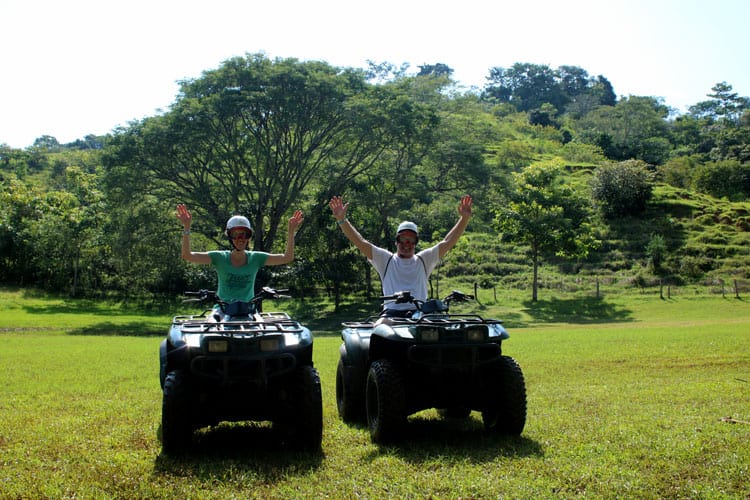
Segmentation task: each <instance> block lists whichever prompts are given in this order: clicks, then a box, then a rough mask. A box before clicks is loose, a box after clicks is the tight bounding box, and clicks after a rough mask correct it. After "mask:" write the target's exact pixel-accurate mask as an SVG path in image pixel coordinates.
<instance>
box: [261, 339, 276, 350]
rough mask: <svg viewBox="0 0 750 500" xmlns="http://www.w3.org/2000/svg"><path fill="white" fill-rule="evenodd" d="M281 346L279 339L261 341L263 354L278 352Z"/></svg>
mask: <svg viewBox="0 0 750 500" xmlns="http://www.w3.org/2000/svg"><path fill="white" fill-rule="evenodd" d="M280 345H281V342H279V339H278V338H271V339H260V350H261V351H263V352H272V351H278V350H279V346H280Z"/></svg>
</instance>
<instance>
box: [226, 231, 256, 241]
mask: <svg viewBox="0 0 750 500" xmlns="http://www.w3.org/2000/svg"><path fill="white" fill-rule="evenodd" d="M250 236H252V233H250V232H248V231H235V232H232V233H229V237H230V238H231V239H233V240H239V239H245V240H249V239H250Z"/></svg>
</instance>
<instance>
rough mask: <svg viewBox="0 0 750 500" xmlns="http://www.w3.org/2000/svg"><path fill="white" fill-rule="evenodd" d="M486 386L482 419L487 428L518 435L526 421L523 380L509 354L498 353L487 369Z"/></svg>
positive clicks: (524, 385)
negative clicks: (489, 390)
mask: <svg viewBox="0 0 750 500" xmlns="http://www.w3.org/2000/svg"><path fill="white" fill-rule="evenodd" d="M490 376H491V377H492V382H491V383H490V385H489V387H490V388H491V394H488V395H487V402H486V406H485V409H484V410H483V411H482V421H483V422H484V427H485V429H487V430H490V431H494V432H498V433H500V434H506V435H511V436H520V435H521V432H523V428H524V426H525V425H526V384H525V382H524V379H523V372H522V371H521V367H520V366H519V365H518V363H516V360H514V359H513V358H511V357H510V356H500V359H498V361H497V363H496V364H495V365H494V366H493V367H492V369H491V371H490Z"/></svg>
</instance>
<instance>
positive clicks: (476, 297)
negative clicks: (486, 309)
mask: <svg viewBox="0 0 750 500" xmlns="http://www.w3.org/2000/svg"><path fill="white" fill-rule="evenodd" d="M478 291H479V285H478V284H477V283H474V300H476V301H477V304H479V305H480V306H481V305H482V303H481V302H479V294H478V293H477V292H478Z"/></svg>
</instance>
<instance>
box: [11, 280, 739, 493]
mask: <svg viewBox="0 0 750 500" xmlns="http://www.w3.org/2000/svg"><path fill="white" fill-rule="evenodd" d="M617 300H618V302H617V303H614V302H612V303H609V302H607V301H606V300H605V304H600V305H599V306H598V307H599V308H600V309H599V312H598V313H597V310H594V309H590V310H589V311H588V314H589V315H590V316H591V317H590V318H589V319H587V320H586V321H573V315H571V314H569V313H570V311H574V310H578V309H580V308H581V303H580V302H578V301H577V300H570V301H566V300H562V299H560V300H558V301H550V302H548V303H545V304H541V305H538V306H532V305H529V304H525V305H523V301H520V302H519V303H518V304H519V305H518V308H517V309H515V310H514V311H510V310H509V311H508V312H509V313H510V312H515V313H516V314H517V316H516V317H515V320H514V322H515V323H516V326H517V328H515V329H512V330H511V332H510V333H511V338H510V339H509V340H508V341H507V343H505V344H503V347H504V352H505V354H508V355H511V356H513V357H514V358H515V359H516V360H517V361H518V362H519V363H520V364H521V366H522V367H523V370H524V375H525V377H526V382H527V391H528V419H527V425H526V428H525V430H524V433H523V435H522V436H521V437H519V438H503V437H500V436H493V435H487V434H486V433H484V431H483V429H482V425H481V420H480V419H479V416H478V415H476V414H473V415H472V417H471V418H470V419H468V420H459V421H450V420H440V419H439V418H438V416H437V414H436V412H434V411H432V410H429V411H424V412H421V413H419V414H417V415H415V416H413V417H412V418H411V419H410V421H409V423H408V436H407V438H406V439H405V440H404V441H403V442H402V443H400V444H398V445H394V446H377V445H373V444H372V443H371V442H370V440H369V435H368V432H367V430H366V429H365V428H362V427H359V426H350V425H347V424H344V423H343V422H341V420H340V419H339V418H338V416H337V414H336V407H335V394H334V380H335V369H336V361H337V359H338V344H339V339H338V338H337V337H336V336H335V335H319V336H318V337H317V338H316V340H315V362H316V366H317V367H318V369H319V371H320V374H321V380H322V384H323V398H324V440H323V448H322V452H321V453H312V454H299V453H296V452H292V451H289V450H286V449H283V448H279V447H278V445H277V444H276V442H275V440H274V439H273V437H272V433H271V432H270V429H269V428H268V427H267V426H266V425H262V424H261V425H253V424H242V425H240V424H234V425H226V424H225V425H221V426H219V427H217V428H213V429H206V430H203V431H201V432H200V433H199V434H198V435H197V436H196V443H195V447H194V450H193V451H192V452H191V453H190V454H188V455H186V456H183V457H168V456H164V455H162V454H161V449H160V445H159V441H158V437H157V434H158V431H159V421H160V414H161V413H160V411H161V392H160V388H159V381H158V354H157V348H158V344H159V342H160V340H161V336H160V335H139V334H140V333H141V332H140V331H138V330H137V329H136V330H131V329H130V328H132V327H134V326H136V325H146V327H145V329H146V330H150V329H152V328H157V324H159V323H162V324H161V325H160V326H161V327H162V328H161V329H162V330H163V332H166V328H167V321H168V320H169V316H168V315H167V316H165V317H159V316H150V315H143V316H139V315H138V314H136V313H134V312H132V311H131V312H128V311H125V312H123V311H122V310H121V308H119V307H118V306H116V305H109V306H106V305H99V307H100V309H98V310H96V312H95V313H93V314H92V313H89V312H87V310H88V306H86V307H80V308H78V307H77V306H76V305H75V304H73V303H69V302H68V301H63V303H62V304H57V305H56V308H57V310H52V309H47V310H46V311H45V310H44V302H45V301H44V300H43V298H33V297H32V298H27V297H24V295H23V294H21V293H13V294H8V293H0V318H2V320H0V321H1V322H2V323H0V374H1V375H0V376H1V378H0V381H1V382H2V383H1V384H0V498H73V497H76V498H128V499H131V498H222V499H224V498H309V497H314V498H320V497H329V498H355V497H362V498H383V497H392V498H425V497H435V498H498V497H508V498H572V497H581V496H588V497H596V498H612V497H619V498H747V497H748V496H749V495H750V451H749V450H750V447H748V446H747V442H748V438H750V425H748V424H747V423H743V422H747V421H749V420H750V304H748V303H747V302H745V301H742V300H737V299H722V298H720V297H713V298H711V297H700V298H689V299H688V298H680V299H675V300H671V301H660V300H658V299H657V300H653V299H652V300H646V299H644V298H642V297H633V298H623V297H618V299H617ZM36 301H41V303H36ZM53 302H54V300H53ZM463 307H466V306H463ZM71 309H72V310H73V311H72V312H71ZM108 310H109V312H111V317H110V314H108V312H107V311H108ZM486 312H487V314H488V315H496V314H494V313H495V312H497V311H496V310H495V309H492V308H488V309H487V310H486ZM22 313H23V314H26V317H25V318H26V319H24V321H25V325H26V326H25V327H24V329H23V330H18V329H14V327H13V324H14V322H13V318H14V316H16V315H20V317H22V318H23V314H22ZM597 314H600V315H601V316H603V319H599V320H597V317H596V315H597ZM39 316H41V317H43V319H44V322H43V324H44V325H48V324H50V323H54V324H56V325H58V326H60V325H63V324H64V325H66V326H64V327H60V328H57V329H49V327H48V326H43V325H42V323H37V324H35V323H34V320H33V318H34V317H39ZM540 318H546V319H549V318H552V319H554V320H555V324H554V325H548V324H544V323H543V322H542V321H540ZM566 318H568V320H567V321H565V319H566ZM106 324H110V325H118V324H121V325H126V326H124V327H122V328H121V329H115V330H109V331H107V329H106V328H103V327H102V325H106ZM43 328H44V329H43ZM727 417H731V419H730V418H727ZM733 422H734V423H733Z"/></svg>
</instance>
